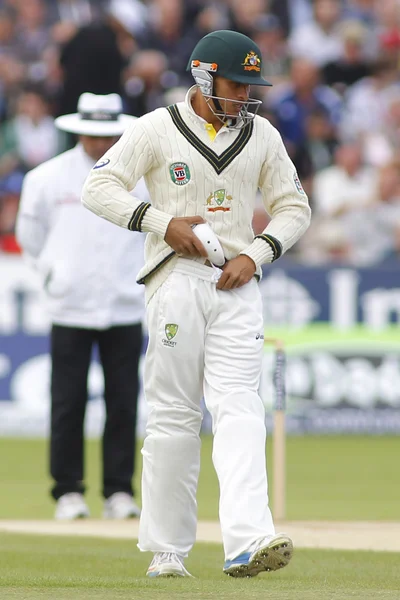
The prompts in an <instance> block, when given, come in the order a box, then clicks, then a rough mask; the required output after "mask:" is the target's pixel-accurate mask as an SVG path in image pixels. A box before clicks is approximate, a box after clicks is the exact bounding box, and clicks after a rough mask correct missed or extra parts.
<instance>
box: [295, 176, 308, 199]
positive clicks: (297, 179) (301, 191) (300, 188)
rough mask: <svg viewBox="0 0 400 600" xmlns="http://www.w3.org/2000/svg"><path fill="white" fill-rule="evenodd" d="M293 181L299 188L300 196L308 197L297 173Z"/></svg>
mask: <svg viewBox="0 0 400 600" xmlns="http://www.w3.org/2000/svg"><path fill="white" fill-rule="evenodd" d="M293 181H294V185H295V186H296V188H297V191H298V192H299V194H303V195H304V196H305V195H306V193H305V191H304V190H303V186H302V185H301V182H300V179H299V176H298V175H297V173H296V172H295V173H294V174H293Z"/></svg>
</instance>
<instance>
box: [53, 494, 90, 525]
mask: <svg viewBox="0 0 400 600" xmlns="http://www.w3.org/2000/svg"><path fill="white" fill-rule="evenodd" d="M89 515H90V513H89V509H88V507H87V504H86V502H85V500H84V499H83V496H82V494H79V493H78V492H70V493H69V494H64V495H63V496H60V498H59V499H58V500H57V507H56V513H55V515H54V518H55V519H57V521H73V520H74V519H84V518H86V517H89Z"/></svg>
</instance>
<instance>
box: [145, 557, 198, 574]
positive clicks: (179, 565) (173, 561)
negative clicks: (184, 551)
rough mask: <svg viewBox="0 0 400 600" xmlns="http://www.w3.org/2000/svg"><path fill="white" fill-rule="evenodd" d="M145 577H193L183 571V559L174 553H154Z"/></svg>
mask: <svg viewBox="0 0 400 600" xmlns="http://www.w3.org/2000/svg"><path fill="white" fill-rule="evenodd" d="M146 575H147V576H148V577H193V575H191V574H190V573H189V571H187V570H186V569H185V566H184V564H183V558H182V557H181V556H179V554H175V553H174V552H156V553H155V555H154V557H153V560H152V561H151V563H150V566H149V568H148V569H147V573H146Z"/></svg>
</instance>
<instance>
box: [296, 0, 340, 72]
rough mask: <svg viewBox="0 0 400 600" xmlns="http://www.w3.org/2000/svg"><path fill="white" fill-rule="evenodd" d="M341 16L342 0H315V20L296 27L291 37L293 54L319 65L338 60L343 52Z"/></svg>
mask: <svg viewBox="0 0 400 600" xmlns="http://www.w3.org/2000/svg"><path fill="white" fill-rule="evenodd" d="M340 16H341V3H340V0H314V20H313V21H311V22H309V23H306V24H304V25H302V26H301V27H299V28H298V29H296V30H295V31H294V32H293V34H292V35H291V36H290V38H289V48H290V52H291V55H292V56H293V57H302V58H307V59H308V60H310V61H312V62H313V63H314V64H316V65H317V66H319V67H323V66H325V65H326V64H327V63H329V62H332V61H336V60H338V59H339V58H340V55H341V53H342V41H341V39H340V35H339V29H338V25H339V22H340Z"/></svg>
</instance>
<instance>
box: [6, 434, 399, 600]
mask: <svg viewBox="0 0 400 600" xmlns="http://www.w3.org/2000/svg"><path fill="white" fill-rule="evenodd" d="M86 447H87V452H86V465H87V469H86V471H87V474H88V478H87V481H88V494H87V499H88V503H89V505H90V508H91V512H92V516H94V517H100V515H101V509H102V504H101V498H100V494H99V490H100V458H99V457H100V445H99V441H98V440H90V441H88V442H87V445H86ZM399 451H400V438H399V437H394V436H392V437H389V436H388V437H386V436H385V437H357V436H342V437H340V436H335V437H329V436H324V437H290V438H288V441H287V495H288V503H287V518H289V519H327V520H333V519H336V520H339V519H343V520H364V519H367V520H368V519H369V520H400V502H399V498H400V478H399V477H398V456H399ZM267 455H268V457H271V452H270V443H269V444H268V449H267ZM140 463H141V460H140V454H139V456H138V466H139V469H138V477H137V478H136V479H137V481H136V485H137V487H139V473H140V467H141V464H140ZM46 469H47V446H46V442H45V441H44V440H26V439H8V438H0V482H1V494H0V518H3V519H4V518H10V519H11V518H13V519H20V518H26V519H43V518H51V517H52V516H53V511H54V505H53V503H52V501H51V498H50V496H49V492H48V490H49V488H50V484H51V482H50V479H49V477H48V476H47V474H46ZM270 482H271V483H272V472H271V469H270ZM198 501H199V517H200V518H201V519H216V518H217V517H218V483H217V479H216V476H215V473H214V470H213V467H212V463H211V438H210V437H204V438H203V448H202V469H201V475H200V482H199V491H198ZM0 562H1V561H0ZM399 598H400V592H399Z"/></svg>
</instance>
